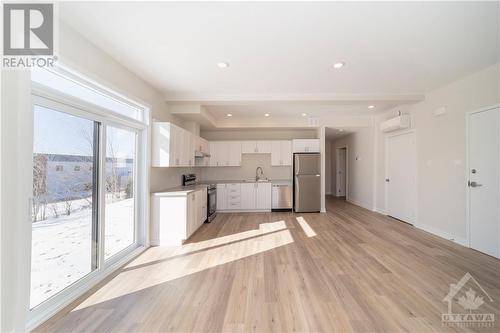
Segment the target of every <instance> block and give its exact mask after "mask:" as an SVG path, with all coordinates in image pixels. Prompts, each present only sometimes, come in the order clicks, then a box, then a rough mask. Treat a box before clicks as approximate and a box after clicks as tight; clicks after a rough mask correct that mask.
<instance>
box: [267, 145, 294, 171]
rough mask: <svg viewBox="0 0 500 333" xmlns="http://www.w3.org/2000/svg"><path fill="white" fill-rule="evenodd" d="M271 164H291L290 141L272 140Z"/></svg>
mask: <svg viewBox="0 0 500 333" xmlns="http://www.w3.org/2000/svg"><path fill="white" fill-rule="evenodd" d="M271 165H272V166H291V165H292V142H291V141H289V140H281V141H272V143H271Z"/></svg>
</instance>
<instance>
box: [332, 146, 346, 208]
mask: <svg viewBox="0 0 500 333" xmlns="http://www.w3.org/2000/svg"><path fill="white" fill-rule="evenodd" d="M341 149H345V172H344V174H345V198H346V199H347V198H348V197H349V186H348V183H349V177H348V176H349V175H348V173H349V158H348V156H349V149H348V148H347V146H345V147H337V148H335V196H336V197H337V193H338V189H339V188H338V185H339V183H338V179H337V175H338V169H339V151H340V150H341Z"/></svg>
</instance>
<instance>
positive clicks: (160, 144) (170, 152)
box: [151, 122, 195, 167]
mask: <svg viewBox="0 0 500 333" xmlns="http://www.w3.org/2000/svg"><path fill="white" fill-rule="evenodd" d="M194 150H195V136H194V135H193V134H192V133H190V132H189V131H186V130H185V129H183V128H180V127H179V126H176V125H174V124H172V123H168V122H155V123H154V124H153V138H152V156H151V159H152V166H154V167H186V166H192V165H194Z"/></svg>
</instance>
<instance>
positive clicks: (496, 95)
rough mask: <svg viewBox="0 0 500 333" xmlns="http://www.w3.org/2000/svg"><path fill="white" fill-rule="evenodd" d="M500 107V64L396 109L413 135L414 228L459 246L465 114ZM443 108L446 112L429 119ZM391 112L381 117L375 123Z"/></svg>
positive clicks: (379, 187) (380, 174) (380, 205)
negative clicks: (407, 117)
mask: <svg viewBox="0 0 500 333" xmlns="http://www.w3.org/2000/svg"><path fill="white" fill-rule="evenodd" d="M498 103H500V65H499V64H497V65H494V66H491V67H488V68H485V69H483V70H481V71H479V72H477V73H474V74H472V75H470V76H467V77H464V78H462V79H460V80H457V81H455V82H452V83H450V84H448V85H446V86H443V87H441V88H439V89H436V90H434V91H431V92H430V93H428V94H427V95H426V98H425V101H423V102H420V103H417V104H415V105H412V106H404V107H402V108H401V109H402V110H403V111H406V112H409V113H410V114H411V116H412V123H413V126H412V127H413V128H415V129H416V134H417V187H418V189H417V207H418V210H417V212H418V222H417V226H419V227H421V228H423V229H426V230H428V231H430V232H433V233H436V234H438V235H441V236H443V237H447V238H454V239H455V240H456V241H458V242H460V243H464V242H465V238H466V217H465V208H466V207H465V205H466V197H465V193H466V183H467V177H466V170H465V160H466V155H465V149H466V130H465V119H466V113H467V112H469V111H474V110H477V109H479V108H482V107H487V106H492V105H495V104H498ZM441 106H446V108H447V113H446V114H444V115H441V116H437V117H436V116H433V111H434V110H435V109H436V108H438V107H441ZM393 112H394V110H392V112H391V111H389V112H387V113H385V114H383V115H381V116H380V117H379V118H378V119H377V120H376V124H377V125H378V123H380V121H381V120H383V119H385V118H387V117H390V116H391V114H392V113H393ZM376 133H377V140H376V141H377V146H378V154H377V176H376V207H377V209H380V210H383V209H384V208H385V201H384V186H385V185H384V178H385V175H384V170H385V164H384V144H383V141H384V139H383V134H381V133H380V131H378V130H377V131H376Z"/></svg>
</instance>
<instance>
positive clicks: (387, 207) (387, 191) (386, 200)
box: [384, 128, 418, 226]
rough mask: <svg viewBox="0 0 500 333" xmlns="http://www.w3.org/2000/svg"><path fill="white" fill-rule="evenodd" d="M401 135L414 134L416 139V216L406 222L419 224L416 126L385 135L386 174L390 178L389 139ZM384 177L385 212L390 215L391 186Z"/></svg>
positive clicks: (414, 203) (414, 204) (414, 199)
mask: <svg viewBox="0 0 500 333" xmlns="http://www.w3.org/2000/svg"><path fill="white" fill-rule="evenodd" d="M400 135H412V136H413V140H414V141H415V145H414V149H413V155H414V157H415V188H414V189H413V191H414V193H413V211H414V216H413V219H414V220H413V221H404V222H407V223H409V224H412V225H414V226H417V225H418V209H417V207H418V205H417V203H418V197H417V194H418V177H417V174H418V169H417V130H416V129H415V128H410V129H407V130H403V131H398V132H395V133H389V134H386V135H385V136H384V154H385V156H384V164H385V171H384V174H385V179H387V178H388V174H389V149H388V147H389V139H390V138H393V137H396V136H400ZM385 179H384V202H385V205H384V210H385V214H386V215H388V216H390V215H389V200H388V199H389V187H388V185H389V184H388V183H387V182H386V181H385Z"/></svg>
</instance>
